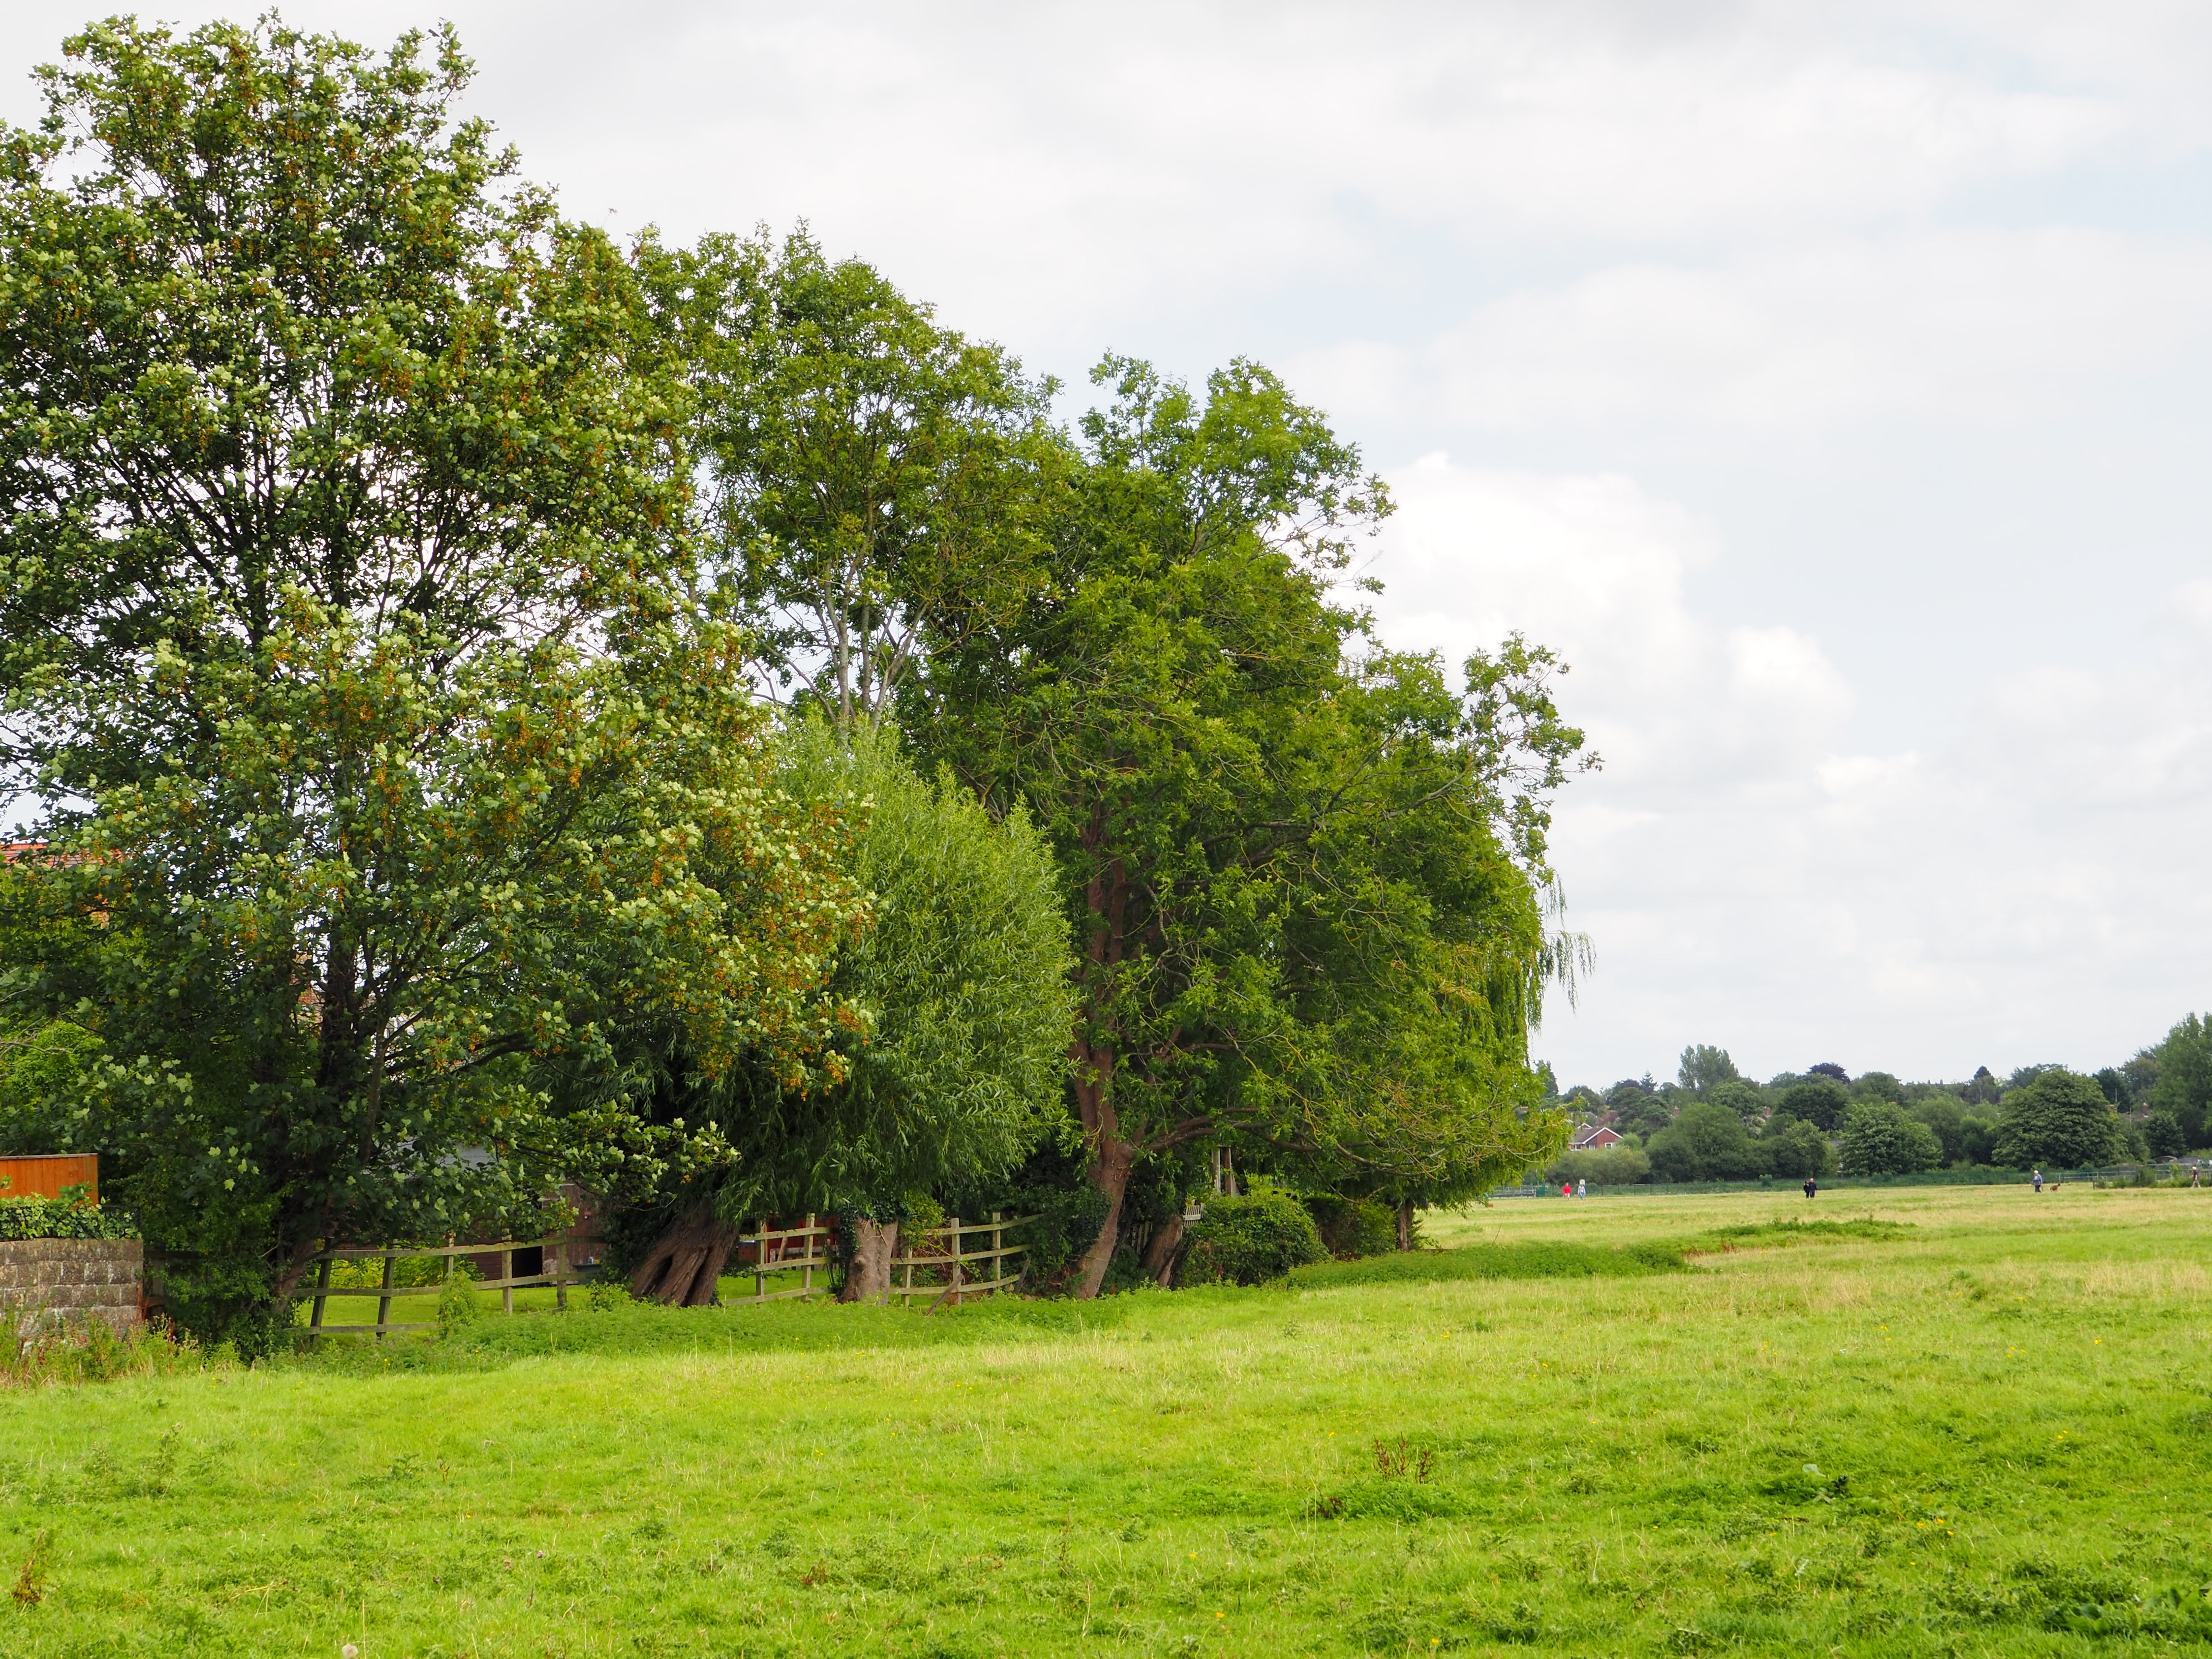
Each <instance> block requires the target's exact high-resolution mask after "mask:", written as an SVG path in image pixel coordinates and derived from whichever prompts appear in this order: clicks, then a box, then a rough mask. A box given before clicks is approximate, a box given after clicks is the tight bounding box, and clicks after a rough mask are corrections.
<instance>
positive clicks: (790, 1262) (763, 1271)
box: [724, 1215, 837, 1306]
mask: <svg viewBox="0 0 2212 1659" xmlns="http://www.w3.org/2000/svg"><path fill="white" fill-rule="evenodd" d="M836 1236H837V1224H836V1221H835V1220H834V1219H829V1220H823V1219H817V1218H816V1217H814V1216H812V1215H809V1216H808V1217H807V1218H806V1222H805V1225H803V1226H799V1227H771V1226H769V1225H768V1223H767V1221H765V1220H760V1221H756V1222H754V1223H753V1230H752V1231H750V1232H749V1233H739V1234H738V1242H737V1245H736V1247H735V1248H734V1249H732V1250H731V1252H730V1261H731V1264H732V1267H733V1269H734V1270H735V1271H736V1272H738V1273H743V1272H744V1266H745V1263H746V1261H747V1260H748V1259H750V1261H751V1263H752V1274H753V1293H752V1294H751V1295H750V1296H741V1297H737V1298H736V1299H735V1304H734V1305H738V1306H750V1305H752V1304H755V1303H761V1302H783V1301H787V1300H790V1299H792V1298H793V1297H797V1298H799V1299H801V1300H804V1299H805V1298H806V1297H811V1296H820V1295H823V1293H824V1292H826V1291H828V1290H829V1284H828V1281H827V1270H828V1268H829V1261H830V1254H831V1247H832V1245H833V1244H834V1243H835V1242H836ZM748 1247H750V1258H749V1257H748V1255H747V1250H748ZM793 1269H796V1270H797V1271H798V1273H799V1283H798V1285H796V1286H795V1287H793V1289H790V1290H785V1291H771V1290H770V1289H769V1287H768V1279H769V1274H770V1273H790V1272H792V1271H793ZM817 1270H821V1271H822V1272H823V1273H824V1280H823V1283H821V1284H819V1285H817V1284H816V1283H815V1282H814V1275H815V1273H816V1272H817ZM724 1305H726V1306H728V1305H732V1304H729V1303H726V1304H724Z"/></svg>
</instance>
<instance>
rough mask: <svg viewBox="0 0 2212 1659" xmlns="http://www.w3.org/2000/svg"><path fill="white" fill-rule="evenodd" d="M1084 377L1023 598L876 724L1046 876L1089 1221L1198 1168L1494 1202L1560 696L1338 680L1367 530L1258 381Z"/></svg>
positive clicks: (1524, 1009) (1402, 677)
mask: <svg viewBox="0 0 2212 1659" xmlns="http://www.w3.org/2000/svg"><path fill="white" fill-rule="evenodd" d="M1095 378H1097V380H1099V381H1100V382H1102V383H1103V384H1106V385H1108V386H1109V387H1110V388H1111V392H1112V401H1111V403H1110V404H1109V406H1108V407H1107V408H1105V409H1103V410H1098V411H1095V412H1094V413H1093V414H1091V415H1090V416H1086V417H1085V422H1084V443H1083V447H1082V451H1081V453H1079V454H1074V453H1071V455H1070V456H1069V457H1068V458H1067V460H1066V465H1065V467H1064V469H1063V472H1064V483H1062V484H1061V485H1060V493H1059V494H1058V495H1056V497H1055V500H1056V501H1057V506H1056V507H1055V513H1054V521H1053V524H1052V526H1051V535H1052V538H1053V542H1054V558H1053V562H1052V564H1051V566H1050V568H1049V569H1048V571H1045V572H1042V573H1040V579H1039V580H1038V582H1037V583H1036V586H1033V587H1032V588H1030V590H1029V591H1027V592H1024V594H1023V596H1022V598H1021V602H1020V604H1019V605H1018V606H1016V607H1015V608H1014V609H1013V610H1012V611H1011V612H1010V613H1009V616H1008V619H1007V621H1006V624H1005V626H1004V627H1003V628H1001V629H996V630H994V631H992V632H990V633H988V634H987V635H975V636H972V637H968V638H964V639H963V640H960V641H950V642H948V643H947V644H946V645H945V647H944V648H943V649H942V650H940V651H937V652H935V653H933V655H932V657H931V659H930V661H929V663H928V665H927V671H926V672H921V673H918V674H917V676H916V677H915V679H914V680H913V681H912V682H910V684H909V688H908V690H907V691H905V692H902V696H901V701H900V712H901V714H902V718H904V719H905V720H906V721H907V723H908V727H909V730H911V731H912V732H914V733H915V739H916V743H917V746H918V748H919V750H920V751H921V753H922V754H924V755H925V756H927V757H932V758H936V759H942V760H945V761H946V762H948V763H950V764H951V765H952V766H953V768H954V769H955V770H956V771H957V774H958V775H959V776H960V777H961V779H962V781H963V783H965V784H966V785H967V786H968V787H970V788H972V789H974V790H975V792H976V793H978V794H979V795H981V797H983V798H985V799H988V800H989V801H991V802H992V803H994V806H996V807H998V808H1000V809H1001V810H1005V809H1007V808H1011V806H1012V805H1013V804H1014V803H1015V802H1017V801H1026V802H1027V803H1029V805H1030V807H1031V809H1032V810H1033V811H1035V812H1036V818H1037V823H1038V824H1039V826H1040V828H1041V829H1043V830H1044V832H1045V833H1046V834H1047V836H1048V837H1049V839H1050V841H1051V842H1052V844H1053V847H1054V851H1055V853H1056V854H1057V855H1058V857H1059V859H1060V866H1061V868H1062V870H1063V872H1064V875H1065V878H1066V897H1067V907H1066V921H1067V927H1068V932H1069V936H1070V938H1071V939H1072V940H1073V943H1074V944H1075V945H1076V948H1077V951H1078V956H1079V968H1078V975H1077V988H1078V994H1079V1012H1078V1016H1077V1020H1076V1030H1075V1042H1074V1057H1075V1060H1076V1078H1075V1085H1074V1093H1075V1099H1076V1105H1077V1109H1078V1113H1079V1117H1080V1119H1081V1121H1082V1125H1083V1128H1084V1131H1085V1135H1086V1136H1087V1137H1088V1144H1089V1145H1090V1146H1091V1147H1092V1148H1093V1149H1094V1161H1093V1167H1092V1170H1091V1176H1092V1178H1093V1179H1094V1180H1095V1181H1097V1182H1098V1183H1099V1184H1100V1185H1101V1187H1102V1188H1103V1189H1105V1190H1107V1191H1108V1192H1109V1195H1110V1197H1111V1198H1112V1199H1113V1200H1115V1201H1116V1202H1118V1201H1119V1200H1120V1199H1121V1196H1122V1194H1123V1193H1124V1191H1125V1189H1126V1185H1127V1181H1128V1180H1129V1177H1130V1175H1131V1172H1132V1171H1133V1169H1134V1168H1135V1167H1136V1166H1137V1165H1138V1164H1139V1163H1140V1162H1143V1161H1145V1160H1147V1159H1152V1158H1161V1157H1169V1158H1173V1157H1175V1156H1177V1155H1179V1154H1180V1152H1181V1151H1182V1149H1185V1148H1188V1147H1190V1146H1204V1145H1211V1144H1220V1143H1224V1142H1227V1143H1231V1144H1233V1145H1235V1146H1237V1147H1239V1148H1240V1149H1243V1150H1246V1151H1249V1152H1252V1153H1253V1154H1254V1155H1255V1157H1256V1158H1261V1160H1262V1161H1263V1162H1264V1164H1265V1166H1266V1167H1267V1168H1270V1169H1273V1170H1277V1171H1278V1172H1279V1173H1281V1174H1282V1175H1283V1176H1285V1179H1288V1180H1293V1181H1295V1182H1297V1183H1298V1184H1300V1185H1307V1186H1312V1187H1319V1188H1328V1189H1331V1190H1338V1191H1345V1192H1357V1193H1359V1194H1363V1195H1367V1196H1372V1197H1375V1198H1376V1199H1378V1200H1383V1201H1386V1202H1395V1201H1396V1200H1401V1199H1410V1200H1417V1201H1421V1202H1427V1203H1433V1202H1439V1201H1443V1200H1447V1199H1451V1198H1456V1197H1460V1196H1464V1195H1467V1194H1472V1193H1474V1192H1478V1191H1480V1190H1483V1189H1484V1188H1486V1187H1487V1186H1490V1185H1494V1184H1497V1183H1498V1182H1502V1181H1504V1180H1508V1179H1510V1178H1511V1176H1513V1175H1515V1174H1516V1173H1517V1172H1518V1171H1519V1170H1522V1169H1524V1168H1526V1167H1527V1166H1528V1164H1531V1163H1533V1162H1534V1161H1536V1160H1537V1159H1539V1158H1541V1157H1543V1156H1545V1155H1546V1154H1547V1153H1548V1152H1552V1151H1553V1150H1556V1149H1557V1147H1558V1146H1559V1145H1560V1144H1561V1142H1562V1141H1563V1140H1564V1139H1565V1128H1566V1126H1565V1119H1564V1117H1563V1116H1561V1115H1559V1114H1558V1113H1556V1112H1553V1111H1548V1110H1544V1109H1541V1107H1540V1104H1539V1091H1540V1088H1541V1085H1540V1084H1539V1082H1538V1080H1537V1079H1536V1077H1535V1075H1534V1073H1533V1071H1532V1070H1531V1069H1530V1066H1529V1065H1528V1052H1527V1034H1528V1026H1529V1024H1530V1023H1531V1022H1532V1020H1533V1019H1534V1017H1535V1016H1536V1014H1537V1012H1539V1009H1540V1006H1541V1004H1540V1000H1541V992H1542V990H1543V988H1544V986H1545V984H1546V982H1547V980H1549V979H1550V978H1552V977H1553V975H1554V974H1555V972H1557V971H1559V970H1564V969H1570V968H1571V966H1572V965H1573V963H1575V962H1576V961H1577V960H1578V959H1579V951H1580V950H1581V946H1580V945H1579V944H1578V942H1577V941H1574V940H1572V939H1563V938H1561V937H1560V936H1559V935H1557V934H1555V933H1547V927H1546V911H1545V903H1546V895H1547V892H1548V891H1549V890H1550V888H1549V872H1548V869H1547V866H1545V865H1544V863H1543V857H1544V845H1545V836H1546V832H1547V823H1548V817H1547V813H1548V808H1547V804H1546V803H1547V800H1548V798H1549V795H1550V793H1551V792H1552V791H1553V789H1554V788H1556V787H1557V786H1558V784H1559V782H1560V781H1562V780H1563V779H1564V777H1565V774H1566V771H1567V769H1568V767H1569V765H1570V764H1571V763H1572V762H1573V761H1574V759H1575V757H1576V756H1577V752H1578V750H1579V749H1580V746H1581V744H1582V737H1581V734H1580V733H1579V732H1576V731H1574V730H1573V729H1572V728H1571V727H1569V726H1566V725H1565V722H1564V721H1563V720H1561V719H1560V717H1559V713H1558V710H1557V708H1556V707H1555V705H1554V704H1553V700H1552V697H1551V695H1550V691H1549V689H1548V687H1549V682H1550V679H1551V678H1552V676H1553V674H1554V673H1555V672H1556V671H1557V669H1558V665H1557V663H1556V662H1555V661H1554V660H1553V659H1552V657H1551V656H1550V655H1549V653H1546V652H1543V651H1541V649H1537V648H1535V647H1529V646H1528V645H1526V644H1525V643H1524V642H1522V641H1519V640H1517V639H1516V640H1513V641H1509V642H1508V643H1507V644H1506V646H1505V647H1503V648H1502V649H1501V650H1499V651H1498V653H1495V654H1493V655H1483V656H1478V657H1476V658H1474V659H1470V660H1469V661H1468V663H1467V664H1466V665H1465V667H1464V673H1463V677H1462V679H1463V689H1461V688H1460V687H1457V686H1455V684H1453V682H1452V680H1451V679H1450V678H1448V677H1447V675H1446V673H1445V672H1444V671H1443V667H1442V665H1440V664H1438V663H1437V662H1435V661H1433V660H1431V659H1425V658H1404V657H1395V656H1390V655H1388V654H1385V653H1380V652H1370V651H1365V650H1363V648H1362V647H1363V641H1361V639H1360V632H1361V628H1362V623H1361V621H1360V619H1359V618H1358V617H1357V616H1355V615H1354V614H1353V613H1352V612H1349V611H1346V610H1343V609H1341V608H1340V607H1339V606H1338V605H1336V604H1335V603H1334V595H1333V591H1332V584H1333V583H1334V581H1335V580H1336V578H1337V575H1338V574H1339V573H1340V571H1341V570H1342V569H1343V568H1344V567H1345V565H1346V561H1347V560H1348V558H1349V556H1350V549H1351V546H1352V541H1353V538H1355V537H1357V536H1358V534H1360V533H1362V532H1364V531H1366V530H1369V529H1370V528H1371V527H1372V526H1373V525H1374V524H1375V523H1376V521H1377V520H1379V519H1380V518H1381V517H1382V515H1383V513H1385V512H1386V511H1387V510H1388V501H1387V497H1386V496H1385V495H1383V491H1382V489H1381V486H1380V484H1379V483H1377V481H1376V480H1374V479H1372V478H1370V477H1366V476H1365V475H1364V474H1363V473H1362V472H1361V471H1360V470H1359V464H1358V455H1357V453H1356V452H1354V451H1353V450H1352V449H1351V448H1350V447H1348V446H1346V445H1345V444H1343V443H1342V442H1340V441H1339V440H1338V439H1337V438H1336V437H1335V436H1334V435H1333V434H1332V433H1331V432H1330V431H1329V430H1328V427H1327V426H1326V424H1325V423H1324V422H1322V419H1321V417H1320V416H1318V415H1317V414H1316V413H1315V412H1314V411H1313V410H1310V409H1306V408H1304V407H1303V406H1301V405H1300V404H1297V402H1296V401H1295V400H1294V399H1293V398H1291V396H1290V394H1289V392H1288V391H1287V389H1286V388H1285V387H1284V386H1283V385H1282V383H1281V382H1280V381H1279V380H1278V379H1277V378H1276V377H1275V376H1273V375H1272V374H1268V373H1267V371H1265V370H1263V369H1261V368H1258V367H1256V366H1255V365H1252V364H1249V363H1243V362H1240V363H1237V364H1235V365H1233V366H1231V368H1229V369H1226V370H1225V371H1223V372H1221V373H1219V374H1216V375H1214V376H1213V377H1212V380H1210V381H1209V383H1208V385H1207V386H1206V394H1205V396H1204V397H1203V398H1200V397H1199V396H1196V395H1194V393H1193V392H1190V391H1189V390H1188V388H1186V387H1184V386H1180V385H1177V384H1175V383H1173V382H1170V381H1168V380H1164V379H1163V378H1162V377H1161V376H1159V375H1158V374H1156V373H1155V372H1154V371H1152V369H1151V368H1148V367H1146V365H1144V364H1141V363H1138V362H1131V361H1127V360H1123V359H1111V360H1109V361H1108V362H1105V363H1104V364H1103V365H1101V367H1100V368H1099V369H1098V371H1097V375H1096V377H1095ZM1117 1217H1118V1212H1109V1225H1108V1226H1107V1227H1106V1228H1105V1229H1103V1231H1102V1234H1101V1237H1100V1239H1099V1241H1098V1243H1097V1245H1096V1246H1095V1247H1094V1249H1093V1250H1092V1252H1091V1256H1090V1258H1089V1260H1088V1261H1087V1263H1086V1268H1085V1271H1086V1275H1087V1279H1088V1282H1089V1284H1090V1285H1091V1286H1092V1287H1095V1286H1096V1285H1097V1284H1099V1283H1100V1282H1103V1274H1104V1272H1105V1268H1106V1265H1107V1262H1108V1261H1109V1258H1110V1255H1111V1251H1112V1249H1113V1246H1114V1243H1115V1239H1114V1237H1113V1233H1114V1225H1113V1223H1114V1221H1115V1219H1116V1218H1117Z"/></svg>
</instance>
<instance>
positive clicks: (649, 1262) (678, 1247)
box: [629, 1216, 738, 1308]
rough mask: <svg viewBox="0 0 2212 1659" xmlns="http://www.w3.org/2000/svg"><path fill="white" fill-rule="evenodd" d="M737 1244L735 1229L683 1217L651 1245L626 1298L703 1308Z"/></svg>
mask: <svg viewBox="0 0 2212 1659" xmlns="http://www.w3.org/2000/svg"><path fill="white" fill-rule="evenodd" d="M737 1243H738V1230H737V1229H736V1228H735V1227H732V1226H729V1225H726V1224H725V1223H723V1222H720V1221H716V1220H714V1218H712V1217H710V1216H691V1217H687V1218H684V1219H683V1220H681V1221H678V1223H676V1225H674V1226H672V1227H671V1228H670V1229H669V1230H668V1231H666V1232H665V1233H663V1234H661V1236H660V1237H659V1238H657V1239H655V1240H654V1241H653V1249H651V1250H650V1251H648V1252H647V1255H646V1258H645V1260H644V1261H643V1262H642V1263H641V1264H640V1265H639V1267H638V1270H637V1271H636V1272H635V1273H633V1274H631V1275H630V1281H629V1290H630V1294H631V1295H632V1296H635V1297H637V1298H638V1299H639V1300H640V1301H647V1300H650V1301H654V1302H665V1303H666V1304H669V1306H671V1307H672V1308H703V1307H706V1306H707V1305H708V1304H710V1303H712V1302H713V1301H714V1286H715V1282H716V1281H717V1280H718V1279H720V1278H721V1276H722V1264H723V1263H724V1262H726V1261H728V1260H729V1259H730V1252H731V1251H732V1249H736V1248H737Z"/></svg>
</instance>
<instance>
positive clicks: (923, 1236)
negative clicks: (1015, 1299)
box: [884, 1210, 1036, 1308]
mask: <svg viewBox="0 0 2212 1659" xmlns="http://www.w3.org/2000/svg"><path fill="white" fill-rule="evenodd" d="M1035 1220H1036V1217H1035V1216H1033V1215H1019V1216H1007V1215H1001V1214H1000V1212H998V1211H996V1210H994V1211H992V1212H991V1218H990V1219H989V1220H988V1221H963V1220H961V1218H959V1217H958V1216H957V1215H954V1216H947V1217H945V1225H943V1226H942V1227H921V1228H917V1229H915V1233H914V1235H913V1237H916V1238H918V1239H919V1241H920V1245H921V1248H919V1249H914V1248H911V1247H909V1248H908V1250H907V1253H906V1254H905V1255H895V1256H893V1257H892V1258H891V1276H892V1278H893V1279H897V1280H898V1281H899V1282H898V1283H896V1284H894V1285H891V1286H890V1288H888V1289H887V1290H885V1291H884V1303H885V1304H886V1305H888V1304H889V1303H890V1299H891V1298H892V1297H898V1298H899V1299H900V1305H901V1306H902V1307H909V1308H910V1307H912V1306H913V1305H914V1299H915V1297H918V1296H927V1297H932V1298H933V1302H932V1305H933V1306H934V1305H936V1304H938V1303H943V1302H951V1303H952V1304H954V1305H955V1306H957V1305H958V1304H961V1303H963V1302H964V1301H966V1300H967V1299H968V1298H969V1297H971V1296H994V1295H996V1294H997V1293H998V1292H999V1291H1003V1290H1009V1289H1011V1288H1012V1287H1013V1286H1014V1285H1017V1284H1018V1283H1019V1282H1020V1280H1021V1274H1020V1273H1008V1272H1007V1271H1006V1269H1007V1267H1008V1266H1009V1265H1010V1264H1011V1263H1012V1260H1013V1258H1014V1257H1016V1256H1018V1255H1020V1254H1021V1253H1022V1251H1023V1249H1024V1248H1025V1247H1024V1246H1023V1245H1020V1244H1009V1243H1006V1233H1007V1231H1009V1230H1010V1229H1012V1228H1015V1227H1019V1226H1023V1225H1026V1224H1027V1223H1029V1222H1032V1221H1035ZM969 1233H987V1234H988V1235H989V1236H990V1239H991V1248H990V1249H987V1250H969V1249H963V1248H962V1246H963V1243H964V1242H965V1239H966V1236H967V1235H968V1234H969ZM908 1238H909V1235H908V1232H907V1231H906V1230H905V1229H904V1228H901V1229H900V1230H899V1243H901V1244H902V1245H907V1244H908ZM939 1241H942V1243H939ZM971 1261H985V1262H988V1263H989V1264H990V1266H989V1267H987V1269H986V1271H987V1273H989V1274H990V1277H989V1278H988V1279H970V1278H969V1276H968V1264H969V1262H971ZM917 1269H919V1270H920V1271H921V1274H922V1282H921V1284H919V1285H917V1284H915V1282H914V1275H915V1271H916V1270H917Z"/></svg>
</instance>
